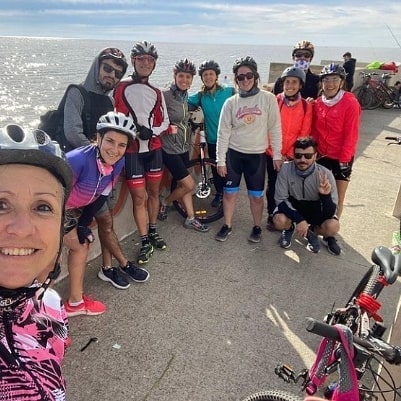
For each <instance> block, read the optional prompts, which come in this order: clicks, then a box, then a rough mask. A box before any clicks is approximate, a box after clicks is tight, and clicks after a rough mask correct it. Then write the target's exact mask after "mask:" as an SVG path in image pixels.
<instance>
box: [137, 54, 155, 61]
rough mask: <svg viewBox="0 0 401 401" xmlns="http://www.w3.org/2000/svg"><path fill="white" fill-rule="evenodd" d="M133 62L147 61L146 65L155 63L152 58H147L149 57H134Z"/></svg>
mask: <svg viewBox="0 0 401 401" xmlns="http://www.w3.org/2000/svg"><path fill="white" fill-rule="evenodd" d="M135 60H138V61H147V62H148V63H154V62H155V59H154V57H152V56H149V55H144V56H136V57H135Z"/></svg>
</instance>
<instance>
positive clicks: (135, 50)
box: [131, 40, 159, 60]
mask: <svg viewBox="0 0 401 401" xmlns="http://www.w3.org/2000/svg"><path fill="white" fill-rule="evenodd" d="M145 54H149V56H152V57H153V58H154V59H155V60H157V59H158V57H159V55H158V54H157V50H156V47H154V45H152V43H150V42H147V41H146V40H144V41H143V42H137V43H135V44H134V46H132V49H131V57H136V56H141V55H145Z"/></svg>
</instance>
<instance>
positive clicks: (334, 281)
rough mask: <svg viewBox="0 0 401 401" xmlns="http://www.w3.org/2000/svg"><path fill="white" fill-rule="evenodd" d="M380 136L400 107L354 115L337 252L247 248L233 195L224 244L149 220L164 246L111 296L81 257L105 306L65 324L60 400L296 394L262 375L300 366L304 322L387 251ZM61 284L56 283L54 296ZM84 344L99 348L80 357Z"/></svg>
mask: <svg viewBox="0 0 401 401" xmlns="http://www.w3.org/2000/svg"><path fill="white" fill-rule="evenodd" d="M386 135H401V118H400V111H399V110H374V111H366V112H364V115H363V129H362V132H361V138H360V145H359V150H358V157H357V159H356V162H355V168H354V173H353V177H352V182H351V184H350V186H349V191H348V193H347V198H346V204H345V209H344V214H343V217H342V221H341V224H342V227H341V231H340V234H341V235H340V236H339V242H340V244H341V246H342V248H343V253H342V254H341V255H340V256H338V257H336V256H332V255H330V254H328V252H327V250H326V249H325V248H324V247H323V248H322V250H321V252H320V253H319V254H312V253H310V252H308V251H307V250H306V249H305V244H304V242H303V241H302V240H300V239H299V240H297V241H295V242H294V244H293V246H292V248H291V249H289V250H285V251H284V250H282V249H280V248H279V247H278V245H277V241H278V237H279V233H269V232H267V231H264V233H263V240H262V242H261V243H260V244H258V245H255V244H249V243H248V242H247V240H246V238H247V236H248V234H249V232H250V229H251V218H250V212H249V207H248V202H247V199H246V196H245V191H243V193H242V194H241V201H240V203H239V204H238V213H237V216H236V219H235V221H234V227H233V234H232V235H231V237H230V238H229V239H228V240H227V241H226V242H225V243H219V242H217V241H215V240H214V235H215V233H216V232H217V231H218V229H219V228H220V224H221V222H216V223H214V224H212V225H211V230H210V232H209V233H206V234H203V233H197V232H192V231H190V230H186V229H184V228H183V227H182V219H181V218H180V217H179V216H178V214H177V213H176V212H172V213H171V214H170V215H169V218H168V221H167V222H163V223H160V232H161V234H162V235H163V236H164V237H165V238H166V239H167V241H168V249H167V250H166V251H164V252H155V254H154V256H153V258H152V260H151V261H150V263H149V264H148V268H149V271H150V274H151V278H150V280H149V281H148V282H147V283H145V284H132V285H131V287H130V288H129V289H128V290H125V291H123V290H116V289H114V288H113V287H111V286H110V285H109V284H107V283H104V282H102V281H100V280H99V279H98V278H97V277H96V274H97V270H98V267H99V264H100V262H99V260H94V261H92V262H90V263H89V264H88V269H87V275H86V288H87V292H88V293H91V294H94V295H95V296H96V298H98V299H101V300H103V301H104V302H105V303H106V304H107V306H108V311H107V313H105V314H104V315H102V316H98V317H85V316H79V317H75V318H71V319H70V328H71V335H72V340H73V344H72V346H71V348H70V349H69V350H68V351H67V355H66V358H65V373H66V378H67V385H68V400H69V401H81V400H85V401H95V400H110V401H123V400H124V401H126V400H132V401H145V400H147V401H239V400H241V399H243V398H244V397H245V396H246V395H248V394H250V393H252V392H255V391H257V390H261V389H273V388H278V389H285V390H288V391H294V392H297V391H298V388H297V386H291V385H287V384H285V383H284V382H282V381H280V380H279V379H277V378H276V377H275V376H274V373H273V372H274V367H275V366H276V364H278V363H280V362H281V363H283V362H287V363H290V364H291V365H293V366H294V367H296V368H303V367H304V366H308V365H309V364H310V363H311V361H312V358H313V352H314V350H315V349H316V347H317V344H318V342H319V338H317V337H316V336H314V335H311V334H309V333H307V332H306V331H305V317H306V316H312V317H315V318H322V317H323V316H324V315H325V314H326V313H327V312H329V311H330V310H331V308H332V306H333V303H335V304H336V306H338V307H339V306H342V305H343V303H344V302H345V301H346V300H347V299H348V296H349V295H350V293H351V291H352V290H353V287H354V286H355V285H356V283H357V282H358V281H359V279H360V278H361V277H362V275H363V273H364V272H365V271H366V269H367V268H368V266H369V265H370V260H369V259H370V254H371V250H372V249H373V247H374V246H376V245H390V243H391V233H392V231H394V230H396V229H397V227H398V221H397V220H396V219H395V218H394V217H392V216H391V211H392V206H393V202H394V199H395V196H396V194H397V190H398V186H399V183H400V167H401V147H399V146H387V143H386V141H385V140H384V137H385V136H386ZM138 240H139V238H138V236H137V235H135V234H134V235H133V236H131V237H129V238H127V239H126V240H125V241H124V242H123V246H124V249H125V251H126V253H127V254H128V255H129V256H130V257H131V258H135V255H136V254H137V252H138V249H139V243H138ZM67 285H68V280H64V281H62V282H61V283H60V284H58V285H57V288H58V290H59V291H60V293H61V294H62V295H63V296H65V295H66V293H67V289H66V286H67ZM400 294H401V289H400V283H399V282H397V283H396V284H395V285H393V286H391V287H389V288H387V289H386V290H385V291H384V292H383V295H382V296H381V298H380V300H381V301H382V303H383V305H384V306H383V308H382V310H381V313H382V315H383V316H384V320H385V322H386V323H387V326H388V327H390V326H391V325H392V323H393V321H394V318H395V313H396V302H397V301H398V299H399V298H400ZM400 331H401V324H400V322H397V323H396V325H394V331H393V340H392V341H394V343H398V344H400V345H401V336H400ZM91 337H97V338H98V340H99V341H98V342H97V343H95V344H91V345H90V346H89V347H88V348H87V349H86V350H85V351H84V352H81V351H80V349H81V347H82V346H84V345H85V344H86V343H87V341H88V340H89V339H90V338H91ZM399 371H400V369H399V368H398V372H399ZM398 376H400V375H399V374H398ZM398 382H399V383H401V378H400V379H399V380H398Z"/></svg>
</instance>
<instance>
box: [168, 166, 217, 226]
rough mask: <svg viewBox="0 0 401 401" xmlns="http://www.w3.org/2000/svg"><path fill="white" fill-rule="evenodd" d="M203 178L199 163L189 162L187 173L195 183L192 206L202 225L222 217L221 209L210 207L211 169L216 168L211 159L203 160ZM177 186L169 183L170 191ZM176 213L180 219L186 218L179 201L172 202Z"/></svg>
mask: <svg viewBox="0 0 401 401" xmlns="http://www.w3.org/2000/svg"><path fill="white" fill-rule="evenodd" d="M203 162H204V164H205V177H203V176H202V168H201V161H200V160H199V159H194V160H191V161H190V165H189V167H188V171H189V173H190V174H191V177H192V178H193V180H194V182H195V188H194V191H193V194H192V202H193V205H194V211H195V217H197V218H198V219H199V220H201V221H202V223H211V222H213V221H216V220H219V219H221V218H222V217H223V207H222V206H220V207H217V208H216V207H213V206H212V205H211V203H212V200H213V198H214V195H215V188H214V185H213V173H212V167H215V166H216V162H215V161H214V160H212V159H204V160H203ZM176 186H177V181H175V180H173V181H172V182H171V191H173V190H174V189H175V188H176ZM173 203H174V206H175V208H176V209H177V211H178V213H179V214H180V215H181V216H182V217H185V218H186V217H187V212H186V210H185V207H184V205H183V203H182V202H181V201H180V200H176V201H174V202H173Z"/></svg>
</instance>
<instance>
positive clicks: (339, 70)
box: [319, 63, 347, 79]
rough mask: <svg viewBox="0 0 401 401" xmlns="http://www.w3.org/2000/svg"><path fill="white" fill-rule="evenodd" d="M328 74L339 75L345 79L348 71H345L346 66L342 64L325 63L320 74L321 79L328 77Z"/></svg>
mask: <svg viewBox="0 0 401 401" xmlns="http://www.w3.org/2000/svg"><path fill="white" fill-rule="evenodd" d="M327 75H339V76H340V77H341V78H342V79H344V78H345V77H346V76H347V73H346V72H345V69H344V67H342V66H341V65H340V64H336V63H331V64H329V65H325V66H324V67H323V69H322V71H320V74H319V76H320V79H322V78H323V77H326V76H327Z"/></svg>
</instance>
